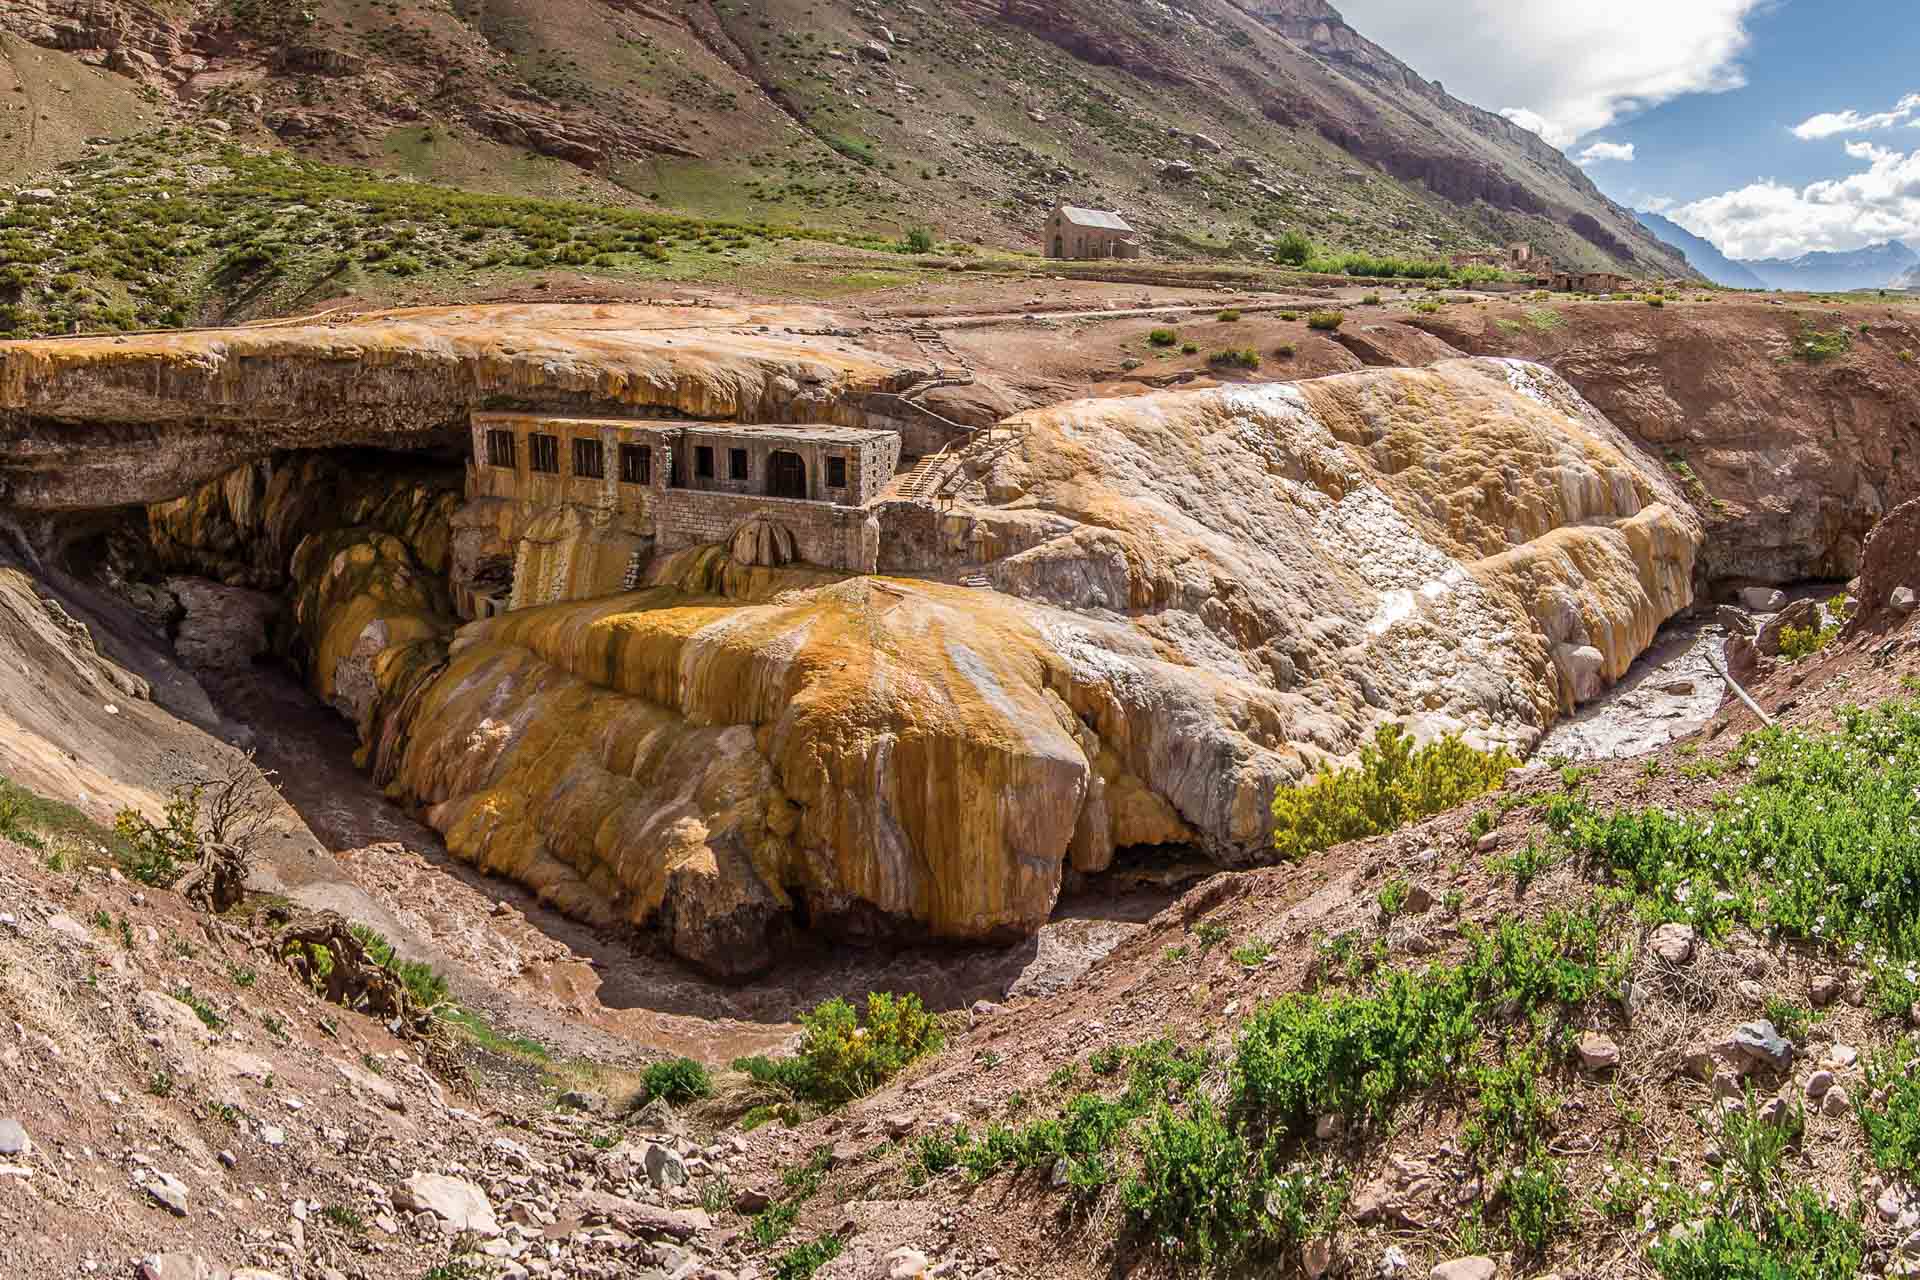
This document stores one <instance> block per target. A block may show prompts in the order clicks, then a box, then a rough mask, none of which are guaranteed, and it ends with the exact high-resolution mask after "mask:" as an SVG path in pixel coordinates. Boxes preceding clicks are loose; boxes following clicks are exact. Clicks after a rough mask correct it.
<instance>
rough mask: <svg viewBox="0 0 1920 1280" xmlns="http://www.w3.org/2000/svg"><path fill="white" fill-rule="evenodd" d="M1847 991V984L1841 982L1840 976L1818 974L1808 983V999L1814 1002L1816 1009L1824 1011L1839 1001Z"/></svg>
mask: <svg viewBox="0 0 1920 1280" xmlns="http://www.w3.org/2000/svg"><path fill="white" fill-rule="evenodd" d="M1845 989H1846V983H1844V982H1842V981H1841V980H1840V977H1839V975H1837V974H1832V973H1817V974H1815V975H1814V976H1813V980H1812V981H1811V982H1809V983H1807V999H1808V1000H1810V1001H1812V1003H1813V1007H1814V1008H1816V1009H1824V1008H1825V1007H1826V1006H1828V1005H1830V1004H1832V1003H1833V1002H1834V1001H1835V1000H1838V999H1839V998H1840V994H1841V992H1843V991H1844V990H1845Z"/></svg>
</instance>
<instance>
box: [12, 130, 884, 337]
mask: <svg viewBox="0 0 1920 1280" xmlns="http://www.w3.org/2000/svg"><path fill="white" fill-rule="evenodd" d="M67 186H70V187H71V189H70V190H68V189H65V188H66V187H67ZM46 190H48V191H50V192H52V195H51V196H50V197H36V198H33V199H21V200H18V201H16V202H15V203H14V205H13V207H12V208H11V209H10V210H8V211H7V212H5V213H4V214H0V337H25V336H31V335H36V334H51V333H66V332H69V331H70V330H73V329H76V328H77V329H79V330H82V331H93V330H127V329H139V328H171V327H177V326H181V325H187V324H193V323H197V322H200V321H204V320H212V319H218V318H221V317H223V316H226V315H228V314H230V313H232V312H234V311H247V312H251V313H256V314H265V313H268V312H272V311H277V310H286V309H291V308H295V307H297V306H298V305H300V303H301V301H302V300H303V299H305V298H307V297H310V296H316V295H320V294H323V293H325V292H327V291H335V290H341V289H344V288H346V287H348V286H350V285H352V284H355V283H358V282H366V281H372V282H376V283H377V282H379V281H386V282H388V283H390V284H391V283H394V282H399V281H404V280H409V279H414V278H423V279H452V280H456V281H471V280H472V279H474V278H475V273H478V272H482V271H488V270H492V271H494V272H496V273H506V274H508V275H511V274H513V273H528V272H535V271H539V270H542V269H546V268H553V267H564V268H570V269H574V270H584V271H599V272H604V273H608V274H612V275H615V276H625V277H628V278H642V277H647V276H650V275H658V274H661V273H663V272H668V271H672V270H674V269H676V268H685V267H687V266H688V264H690V263H696V262H699V261H703V260H709V259H716V258H725V257H727V256H729V255H733V254H738V253H741V252H744V251H747V250H750V249H753V248H756V247H760V248H764V246H765V245H766V244H767V243H768V242H770V241H773V240H777V239H790V238H801V239H815V240H825V241H831V242H833V243H838V244H846V245H856V246H859V247H862V248H868V249H874V250H879V251H893V252H897V251H899V250H900V249H901V247H902V246H901V243H900V242H897V241H894V240H890V239H885V238H872V237H860V236H854V235H849V234H846V233H836V232H826V231H820V230H817V229H809V228H801V227H774V226H768V225H765V224H758V223H753V224H749V223H720V222H705V221H699V220H696V219H691V218H680V217H674V216H671V215H666V214H658V213H648V212H643V211H640V210H634V209H621V208H613V207H608V206H597V205H585V204H577V203H570V202H565V201H554V200H536V199H528V198H519V197H513V196H501V195H481V194H476V193H473V192H466V191H457V190H449V189H447V188H442V187H434V186H430V185H426V184H422V183H414V182H403V181H393V180H389V179H385V178H381V177H379V176H376V175H374V174H371V173H368V172H366V171H363V170H358V169H350V168H344V167H342V166H338V165H329V164H321V163H317V162H313V161H307V160H299V159H294V158H292V157H290V156H288V155H286V154H283V153H278V152H268V153H262V152H257V151H251V150H247V149H245V148H242V147H238V146H235V145H232V144H229V143H225V142H223V141H220V140H217V139H212V138H210V137H208V136H206V135H202V134H198V133H193V132H190V131H185V130H179V131H164V132H160V133H155V134H150V135H146V136H145V137H142V138H140V139H138V140H135V141H130V142H127V143H122V144H118V145H115V146H111V147H104V148H102V149H100V151H99V152H98V153H97V154H96V155H95V156H94V157H93V158H92V159H89V160H85V161H79V162H75V163H74V164H72V165H69V166H66V168H65V170H64V176H63V177H62V179H60V186H58V187H49V188H46Z"/></svg>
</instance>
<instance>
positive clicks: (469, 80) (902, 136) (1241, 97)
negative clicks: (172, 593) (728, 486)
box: [0, 0, 1673, 274]
mask: <svg viewBox="0 0 1920 1280" xmlns="http://www.w3.org/2000/svg"><path fill="white" fill-rule="evenodd" d="M0 30H5V31H9V32H12V33H13V34H15V35H16V36H18V37H19V38H22V39H25V40H28V41H32V42H34V43H35V44H38V45H39V46H41V47H42V48H44V49H47V50H57V51H59V52H60V54H61V55H62V56H65V57H71V58H73V59H77V60H78V61H79V62H81V63H83V64H89V65H92V66H94V67H97V68H100V69H101V70H102V71H103V72H105V73H108V74H110V75H111V76H113V77H116V78H119V79H121V80H123V81H124V80H132V81H134V82H136V83H137V84H139V85H140V86H142V87H143V88H144V90H145V91H147V92H148V93H149V94H150V95H153V96H155V97H156V98H157V100H159V101H162V102H168V103H171V104H173V107H174V108H175V109H176V110H177V112H179V113H181V114H182V115H184V116H187V117H192V118H199V119H203V120H214V121H218V122H220V123H221V124H222V125H223V126H225V127H227V128H229V129H231V130H232V131H233V133H234V134H235V135H236V136H238V137H242V138H251V139H255V140H259V141H267V142H272V143H275V144H277V145H285V146H290V147H293V148H295V149H297V150H299V151H301V152H303V153H305V154H307V155H310V156H315V157H318V158H328V159H340V160H347V161H350V162H353V163H358V164H369V165H374V166H378V167H381V168H389V169H397V170H399V171H401V172H403V173H411V174H413V175H415V176H418V177H421V178H424V179H426V180H428V181H432V182H440V183H446V184H449V185H466V186H480V187H485V188H490V189H495V190H508V189H511V190H524V189H526V188H527V186H528V184H529V182H531V183H532V184H533V185H534V186H535V187H536V189H544V190H550V191H564V192H566V193H567V194H573V195H580V194H586V195H590V196H593V197H595V198H601V199H607V200H614V201H622V202H628V203H641V204H654V205H659V206H662V207H667V208H674V209H681V210H687V211H690V212H695V213H701V214H715V215H724V216H735V217H739V216H745V217H753V218H759V219H766V220H770V221H791V222H797V221H825V222H828V223H831V224H834V225H846V226H852V227H857V228H860V229H868V230H877V229H887V230H897V229H899V228H901V227H903V226H905V225H909V224H912V223H915V222H920V221H926V222H932V223H935V224H937V225H936V229H937V230H938V231H939V232H940V233H942V234H944V235H946V236H949V237H952V238H955V239H975V240H979V241H981V242H982V243H986V244H1011V245H1015V246H1022V247H1027V246H1032V245H1034V244H1036V243H1037V241H1036V236H1037V231H1038V226H1039V223H1040V220H1041V218H1042V216H1043V215H1044V213H1045V210H1046V207H1047V206H1049V205H1050V204H1051V203H1053V202H1054V201H1056V200H1060V199H1068V198H1070V199H1073V200H1074V201H1076V202H1079V203H1098V204H1105V205H1111V206H1114V207H1119V208H1122V209H1123V210H1124V211H1126V212H1127V213H1128V215H1129V216H1130V217H1131V218H1132V219H1133V220H1134V221H1135V222H1136V224H1137V225H1139V226H1140V227H1141V229H1142V230H1143V231H1144V232H1146V233H1147V235H1148V236H1149V237H1150V239H1151V240H1152V241H1153V243H1154V247H1155V248H1156V249H1158V250H1161V251H1163V252H1168V253H1172V254H1175V255H1177V256H1195V255H1198V256H1207V255H1214V254H1220V253H1225V252H1242V253H1244V252H1255V251H1257V250H1258V248H1259V246H1260V244H1261V243H1262V241H1263V240H1265V239H1268V238H1270V237H1272V236H1274V235H1277V234H1278V233H1279V232H1281V231H1284V230H1290V229H1291V230H1303V231H1305V232H1307V233H1308V234H1309V235H1311V236H1313V237H1314V238H1315V239H1316V240H1317V241H1319V242H1320V243H1322V244H1324V245H1326V246H1328V247H1330V248H1336V249H1338V248H1346V249H1356V250H1365V251H1370V252H1397V253H1401V254H1404V255H1421V256H1434V255H1440V254H1444V253H1447V252H1451V251H1458V250H1466V249H1486V248H1492V247H1495V246H1498V245H1503V244H1506V243H1509V242H1512V241H1517V240H1524V241H1528V242H1531V243H1533V244H1534V245H1535V247H1536V248H1537V249H1539V250H1540V251H1542V252H1543V253H1545V254H1547V255H1549V256H1551V257H1553V258H1556V259H1559V260H1562V261H1564V262H1566V263H1568V264H1569V265H1590V266H1619V267H1625V268H1627V269H1630V270H1635V271H1642V272H1647V273H1661V274H1664V273H1667V272H1670V271H1671V270H1672V269H1673V264H1672V260H1671V258H1670V256H1669V255H1667V254H1666V253H1665V251H1664V250H1663V249H1662V248H1661V247H1660V246H1659V244H1658V242H1657V241H1655V240H1654V239H1653V238H1652V237H1650V236H1647V235H1646V234H1645V233H1644V232H1643V231H1642V230H1641V229H1640V228H1639V227H1638V225H1637V224H1636V223H1634V221H1633V220H1632V218H1631V216H1630V215H1628V214H1627V212H1626V211H1625V210H1623V209H1621V208H1619V207H1618V206H1616V205H1614V204H1612V203H1611V202H1610V201H1608V200H1607V199H1606V198H1605V197H1604V196H1602V195H1601V194H1600V193H1599V192H1598V190H1597V189H1595V188H1594V187H1593V185H1592V183H1591V182H1590V181H1588V180H1587V178H1586V177H1585V175H1584V174H1582V173H1581V172H1580V171H1579V169H1578V168H1577V167H1576V166H1574V165H1572V164H1571V163H1570V162H1569V161H1567V159H1566V158H1565V157H1564V156H1562V155H1560V154H1559V153H1558V152H1556V151H1554V150H1553V149H1552V148H1550V147H1548V146H1547V145H1546V144H1545V143H1544V142H1542V141H1541V140H1540V139H1538V138H1537V137H1535V136H1534V135H1532V134H1529V133H1526V132H1525V131H1524V130H1520V129H1518V128H1517V127H1516V126H1514V125H1512V124H1511V123H1510V122H1508V121H1506V120H1504V119H1502V118H1501V117H1498V116H1496V115H1493V114H1491V113H1489V112H1485V111H1481V110H1479V109H1478V108H1474V107H1470V106H1468V105H1467V104H1464V103H1461V102H1459V101H1457V100H1456V99H1453V98H1452V97H1450V96H1449V95H1447V94H1446V93H1445V92H1444V90H1443V89H1441V87H1440V86H1438V85H1435V84H1432V83H1430V82H1427V81H1424V80H1422V79H1421V78H1420V77H1419V76H1418V75H1416V74H1414V73H1413V72H1412V71H1411V70H1409V69H1408V68H1407V67H1406V66H1405V65H1404V64H1402V63H1400V62H1399V61H1398V60H1397V59H1394V58H1393V57H1392V56H1391V55H1389V54H1387V53H1386V52H1385V51H1383V50H1380V49H1379V48H1378V47H1377V46H1375V45H1373V44H1371V43H1370V42H1367V41H1366V40H1365V39H1364V38H1363V37H1361V36H1359V35H1358V34H1357V33H1355V32H1353V31H1352V30H1351V28H1349V27H1347V26H1346V25H1345V24H1344V22H1341V21H1340V20H1339V17H1338V15H1337V13H1335V12H1334V11H1333V10H1331V9H1330V8H1328V7H1327V6H1325V5H1321V4H1305V5H1302V4H1295V3H1265V4H1246V5H1241V4H1236V3H1233V2H1232V0H1194V3H1191V4H1188V5H1187V6H1185V7H1183V8H1179V9H1167V8H1166V7H1165V6H1159V5H1153V4H1146V3H1142V2H1140V0H1129V2H1128V3H1125V4H1121V5H1095V4H1092V3H1087V2H1086V0H1068V2H1066V3H1055V4H1044V5H1042V4H1035V3H1022V2H1019V0H1004V2H1002V0H991V2H990V0H968V2H967V3H962V4H957V5H953V6H949V7H945V8H941V9H938V10H933V9H928V8H925V7H921V6H913V5H904V4H868V3H864V2H861V0H833V2H832V3H827V4H811V5H802V4H801V3H800V0H753V2H752V3H745V4H737V5H725V6H715V5H713V4H711V3H708V2H707V0H701V2H700V3H695V4H691V5H688V6H685V7H683V8H675V9H668V8H666V7H662V6H652V5H646V4H621V5H613V4H603V3H600V2H599V0H557V2H554V3H543V4H538V5H535V4H530V3H527V2H526V0H484V2H483V0H462V3H460V4H458V5H454V6H451V7H450V8H444V9H443V8H437V7H434V8H428V7H420V8H414V7H411V6H409V7H404V8H396V9H394V10H392V11H391V12H390V13H388V14H386V15H383V16H379V17H376V18H373V19H369V18H368V17H367V16H366V15H365V14H364V12H363V11H361V10H358V9H356V7H355V6H354V5H352V4H351V3H350V2H349V0H315V2H314V3H311V4H306V5H300V6H295V5H292V4H290V3H285V2H284V0H258V2H257V3H252V4H248V5H245V6H241V7H239V8H232V7H230V6H225V5H219V4H215V3H213V0H193V3H189V4H184V5H176V6H166V7H154V6H149V5H144V4H141V3H138V2H137V0H32V3H30V4H25V5H19V6H9V7H8V8H7V10H6V12H4V13H0ZM54 102H55V103H56V105H58V103H59V100H58V99H54ZM49 158H57V157H49ZM42 162H43V163H44V162H45V159H43V160H42ZM935 211H937V213H936V212H935Z"/></svg>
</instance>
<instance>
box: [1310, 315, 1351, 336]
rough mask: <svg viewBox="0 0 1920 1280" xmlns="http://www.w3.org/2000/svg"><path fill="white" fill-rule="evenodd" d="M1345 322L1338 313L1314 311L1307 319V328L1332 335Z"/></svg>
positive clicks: (1342, 316) (1345, 319) (1344, 318)
mask: <svg viewBox="0 0 1920 1280" xmlns="http://www.w3.org/2000/svg"><path fill="white" fill-rule="evenodd" d="M1346 321H1347V318H1346V316H1344V315H1342V314H1341V313H1340V312H1338V311H1316V312H1314V313H1313V314H1312V315H1310V316H1308V317H1307V328H1309V329H1318V330H1319V331H1320V332H1322V333H1332V332H1333V331H1334V330H1336V329H1338V328H1339V327H1340V326H1341V325H1343V324H1345V323H1346Z"/></svg>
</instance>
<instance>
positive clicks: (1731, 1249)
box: [1647, 1187, 1866, 1280]
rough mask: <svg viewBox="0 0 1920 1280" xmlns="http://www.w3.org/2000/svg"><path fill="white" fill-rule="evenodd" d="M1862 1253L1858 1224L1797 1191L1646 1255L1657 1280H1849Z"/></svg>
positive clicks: (1715, 1218) (1723, 1216)
mask: <svg viewBox="0 0 1920 1280" xmlns="http://www.w3.org/2000/svg"><path fill="white" fill-rule="evenodd" d="M1865 1253H1866V1239H1865V1232H1864V1231H1863V1230H1862V1228H1861V1226H1860V1224H1859V1223H1858V1222H1856V1221H1854V1220H1853V1219H1852V1218H1850V1217H1848V1216H1847V1215H1845V1214H1844V1213H1838V1212H1835V1211H1834V1210H1831V1209H1829V1208H1827V1207H1826V1205H1825V1204H1824V1203H1823V1202H1822V1201H1821V1198H1820V1193H1819V1192H1817V1191H1815V1190H1814V1189H1812V1188H1811V1187H1796V1188H1794V1189H1792V1190H1791V1191H1787V1192H1785V1193H1783V1194H1780V1195H1778V1196H1776V1197H1774V1198H1772V1199H1769V1200H1768V1201H1766V1202H1765V1203H1763V1204H1761V1205H1760V1206H1759V1207H1758V1208H1757V1209H1755V1210H1753V1211H1751V1212H1749V1213H1724V1212H1723V1213H1715V1214H1713V1215H1712V1216H1710V1217H1708V1218H1707V1219H1706V1220H1705V1221H1704V1222H1702V1223H1701V1224H1700V1225H1699V1226H1698V1227H1697V1228H1696V1229H1692V1230H1681V1231H1675V1232H1672V1233H1670V1234H1668V1235H1665V1236H1663V1237H1661V1238H1659V1239H1656V1240H1655V1241H1654V1242H1653V1245H1652V1247H1651V1248H1649V1250H1648V1251H1647V1256H1648V1259H1649V1261H1651V1262H1652V1263H1653V1266H1654V1270H1656V1271H1658V1272H1659V1273H1660V1275H1661V1277H1662V1278H1663V1280H1855V1277H1857V1276H1859V1275H1861V1274H1862V1271H1861V1262H1862V1260H1863V1258H1864V1257H1865Z"/></svg>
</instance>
